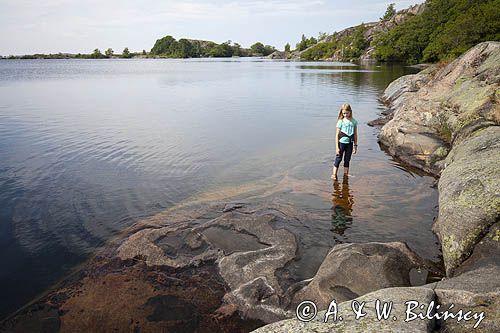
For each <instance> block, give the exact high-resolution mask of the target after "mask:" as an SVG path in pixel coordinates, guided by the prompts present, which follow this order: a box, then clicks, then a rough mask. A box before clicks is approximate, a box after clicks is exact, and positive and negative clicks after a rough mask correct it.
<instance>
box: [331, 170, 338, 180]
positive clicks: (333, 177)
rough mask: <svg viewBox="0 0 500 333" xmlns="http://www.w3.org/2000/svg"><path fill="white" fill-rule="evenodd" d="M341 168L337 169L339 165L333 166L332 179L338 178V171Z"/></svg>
mask: <svg viewBox="0 0 500 333" xmlns="http://www.w3.org/2000/svg"><path fill="white" fill-rule="evenodd" d="M338 171H339V169H337V167H333V171H332V172H333V173H332V177H331V178H332V179H333V180H337V173H338Z"/></svg>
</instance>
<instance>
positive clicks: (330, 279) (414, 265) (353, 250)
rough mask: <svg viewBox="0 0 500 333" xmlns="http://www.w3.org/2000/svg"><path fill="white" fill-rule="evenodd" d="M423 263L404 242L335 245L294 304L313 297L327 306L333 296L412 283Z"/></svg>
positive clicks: (350, 295)
mask: <svg viewBox="0 0 500 333" xmlns="http://www.w3.org/2000/svg"><path fill="white" fill-rule="evenodd" d="M424 266H425V264H424V262H423V260H422V259H421V258H420V257H419V256H418V255H417V254H415V253H414V252H413V251H411V250H410V249H409V248H408V246H407V245H406V244H405V243H402V242H392V243H359V244H340V245H336V246H335V247H334V248H333V249H332V250H331V251H330V253H328V255H327V256H326V258H325V260H324V261H323V263H322V264H321V266H320V268H319V270H318V272H317V273H316V275H315V276H314V278H313V279H312V281H311V282H310V283H309V284H308V285H307V286H306V287H304V288H303V289H302V290H300V291H299V292H297V293H296V294H295V296H294V301H293V302H292V304H293V306H296V305H297V304H299V303H300V302H302V301H303V300H312V301H314V302H315V303H316V305H317V306H318V308H319V309H325V308H327V306H328V304H329V303H330V301H331V300H332V299H336V300H337V301H339V302H343V301H346V300H350V299H353V298H356V297H359V296H360V295H364V294H367V293H369V292H372V291H375V290H378V289H382V288H388V287H405V286H410V271H412V270H414V269H417V270H419V269H422V268H424Z"/></svg>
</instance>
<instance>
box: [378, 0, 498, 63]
mask: <svg viewBox="0 0 500 333" xmlns="http://www.w3.org/2000/svg"><path fill="white" fill-rule="evenodd" d="M486 40H495V41H499V40H500V0H428V1H426V3H425V9H424V11H423V13H422V14H421V15H418V16H414V17H412V18H410V19H408V20H407V21H406V22H404V23H403V24H401V25H400V26H397V27H396V28H394V29H393V30H391V31H389V32H388V33H385V34H380V35H379V36H377V37H376V38H375V40H374V43H373V44H374V46H375V52H374V56H375V59H376V60H379V61H401V62H406V63H419V62H437V61H440V60H447V59H453V58H456V57H457V56H459V55H461V54H462V53H464V52H465V51H466V50H468V49H469V48H471V47H472V46H474V45H476V44H477V43H479V42H482V41H486Z"/></svg>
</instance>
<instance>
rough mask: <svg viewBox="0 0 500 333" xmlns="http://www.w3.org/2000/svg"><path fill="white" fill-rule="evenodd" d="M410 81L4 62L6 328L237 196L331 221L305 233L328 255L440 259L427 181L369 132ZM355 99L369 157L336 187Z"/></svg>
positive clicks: (0, 121)
mask: <svg viewBox="0 0 500 333" xmlns="http://www.w3.org/2000/svg"><path fill="white" fill-rule="evenodd" d="M408 73H410V70H409V69H405V68H403V67H397V66H395V67H377V66H371V67H360V66H356V65H352V64H346V63H304V62H302V63H299V62H278V61H262V60H256V59H229V60H203V59H202V60H24V61H17V60H9V61H0V262H2V269H1V270H0V294H1V295H2V298H1V299H0V318H2V317H4V316H5V315H7V314H8V313H10V312H12V311H14V310H16V309H17V308H19V307H20V306H22V305H23V304H25V303H26V302H28V301H29V300H31V299H33V298H34V297H35V296H36V295H37V294H39V293H40V292H43V291H44V290H45V289H46V288H48V287H49V286H50V285H51V284H53V283H54V282H55V281H57V279H59V278H61V277H63V276H64V275H65V274H67V273H68V272H69V271H70V269H71V268H73V267H75V265H77V264H78V263H80V262H82V260H84V259H85V258H87V257H88V256H89V255H90V254H92V253H93V252H94V251H95V249H96V248H97V247H99V246H101V245H102V244H104V242H105V241H106V240H108V239H110V237H112V236H113V235H115V234H116V233H117V232H118V231H120V230H122V229H124V228H125V227H127V226H129V225H131V224H132V223H134V222H136V221H137V220H139V219H141V218H144V217H147V216H149V215H152V214H155V213H157V212H160V211H162V210H165V209H167V208H170V207H174V206H175V205H177V204H180V203H183V202H187V201H189V200H193V198H200V197H201V198H203V197H206V198H225V197H229V196H230V195H233V194H234V193H233V192H235V193H237V192H238V191H240V190H238V189H246V191H249V189H250V191H251V190H252V189H253V190H258V189H259V188H261V189H262V188H265V191H268V192H269V191H270V192H269V193H271V194H272V195H273V196H276V197H279V198H280V199H282V200H286V201H287V202H292V203H294V204H295V205H297V206H299V207H300V208H302V209H305V210H308V211H311V212H312V213H315V214H318V215H319V216H323V217H324V219H320V221H318V223H317V225H313V226H309V227H308V228H309V231H310V235H309V237H311V238H312V239H313V241H316V240H315V239H314V237H316V235H317V243H318V244H320V245H318V246H322V247H323V248H324V249H327V248H329V247H331V246H333V245H334V244H335V243H336V242H339V241H342V242H343V241H352V242H363V241H393V240H404V241H406V242H408V244H409V245H410V247H411V248H413V249H414V250H415V251H417V252H418V253H419V254H420V255H422V256H424V257H425V258H429V259H436V258H437V256H438V255H439V252H438V247H437V245H436V242H435V238H434V235H433V234H432V232H431V231H430V227H431V224H432V221H433V218H434V217H435V216H436V205H437V193H436V191H435V190H433V189H431V186H432V183H433V179H432V178H431V177H427V176H421V175H418V174H415V173H414V172H411V171H409V170H407V169H405V168H404V167H402V166H400V165H399V164H398V163H397V162H395V161H393V160H392V159H391V157H390V156H388V155H387V154H385V153H384V152H383V151H381V149H380V148H379V146H378V144H377V142H376V134H377V130H376V129H373V128H370V127H368V126H367V125H366V123H367V122H368V121H370V120H372V119H374V118H376V117H377V115H378V113H379V112H380V111H381V110H383V106H382V105H381V104H380V102H378V98H379V96H380V95H381V93H382V91H383V90H384V89H385V87H386V86H387V84H388V83H389V82H390V81H392V80H393V79H395V78H397V77H399V76H401V75H403V74H408ZM345 102H347V103H350V104H351V105H352V106H353V110H354V117H355V118H356V119H358V121H359V122H360V125H359V152H358V155H355V156H354V158H353V162H352V167H351V173H352V177H350V178H349V179H348V181H342V179H341V180H340V181H339V182H338V183H335V184H334V185H333V186H332V182H331V181H330V173H331V165H332V161H333V155H334V145H333V134H334V133H335V132H334V131H335V123H336V116H337V113H338V108H339V106H340V104H342V103H345ZM262 184H264V185H265V186H264V187H262ZM259 186H261V187H259ZM228 193H230V194H228ZM231 193H233V194H231ZM253 193H255V191H253ZM240 196H242V197H244V196H245V190H241V193H240ZM321 259H322V258H319V259H318V260H317V261H320V260H321Z"/></svg>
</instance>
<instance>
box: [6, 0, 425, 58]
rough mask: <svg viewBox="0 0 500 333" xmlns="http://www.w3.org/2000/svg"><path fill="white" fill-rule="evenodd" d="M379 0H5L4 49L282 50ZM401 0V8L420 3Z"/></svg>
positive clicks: (370, 9)
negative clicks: (262, 46)
mask: <svg viewBox="0 0 500 333" xmlns="http://www.w3.org/2000/svg"><path fill="white" fill-rule="evenodd" d="M390 2H392V1H380V0H337V1H327V0H311V1H302V0H290V1H284V0H249V1H236V0H207V1H201V0H190V1H172V0H164V1H160V0H144V1H132V0H121V1H118V0H108V1H102V0H101V1H97V0H84V1H83V0H82V1H77V0H46V1H42V2H40V1H32V0H18V1H12V0H10V1H6V0H0V54H4V55H6V54H26V53H35V52H45V53H48V52H59V51H67V52H89V50H92V49H94V48H95V47H99V48H107V47H113V48H115V49H117V50H118V49H120V48H123V47H125V46H128V47H130V48H131V49H132V50H142V49H143V48H145V49H149V48H151V46H152V43H154V41H155V40H156V39H157V38H160V37H162V36H164V35H166V34H171V35H173V36H174V37H176V38H182V37H187V38H200V39H209V40H214V41H216V42H222V41H225V40H228V39H231V40H233V41H237V42H239V43H240V44H242V45H243V46H249V45H250V44H252V43H253V42H255V41H257V40H259V41H262V42H264V43H267V44H271V45H276V46H277V47H278V48H280V47H282V46H283V45H284V44H285V43H286V42H290V43H294V42H296V41H297V40H298V39H299V38H300V35H301V34H302V33H304V34H306V35H308V36H311V35H314V36H316V35H317V34H318V32H319V31H326V32H333V31H338V30H341V29H343V28H345V27H348V26H351V25H355V24H358V23H361V22H369V21H373V20H376V19H378V17H380V16H382V14H383V12H384V11H385V8H386V7H387V5H388V4H389V3H390ZM394 2H396V8H397V9H402V8H406V7H408V6H409V5H411V4H413V3H416V1H411V0H403V1H394Z"/></svg>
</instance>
